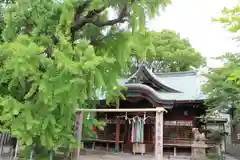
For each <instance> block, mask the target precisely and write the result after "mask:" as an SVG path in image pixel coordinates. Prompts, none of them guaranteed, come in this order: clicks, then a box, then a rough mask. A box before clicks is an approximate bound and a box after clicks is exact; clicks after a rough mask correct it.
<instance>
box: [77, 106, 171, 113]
mask: <svg viewBox="0 0 240 160" xmlns="http://www.w3.org/2000/svg"><path fill="white" fill-rule="evenodd" d="M76 112H167V110H165V109H164V108H163V107H159V108H141V109H139V108H136V109H135V108H134V109H128V108H126V109H125V108H117V109H110V108H109V109H96V108H93V109H85V108H82V109H77V110H76Z"/></svg>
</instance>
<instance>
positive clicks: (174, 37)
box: [131, 30, 205, 72]
mask: <svg viewBox="0 0 240 160" xmlns="http://www.w3.org/2000/svg"><path fill="white" fill-rule="evenodd" d="M148 34H150V35H151V39H149V40H148V41H152V43H151V44H150V45H148V48H146V50H147V54H146V57H144V58H145V59H146V62H145V63H146V65H147V66H148V67H149V68H152V69H153V72H179V71H188V70H192V69H193V68H198V67H200V66H203V65H205V59H204V58H203V57H202V56H201V54H200V53H199V52H197V51H196V50H195V49H194V48H193V47H192V46H191V44H190V43H189V41H188V40H187V39H183V38H181V37H180V35H179V34H177V33H175V32H174V31H170V30H163V31H161V32H149V33H148ZM138 52H139V50H136V52H135V53H138ZM138 58H139V57H137V56H136V59H137V60H138ZM138 64H139V62H135V63H134V64H133V66H132V71H131V72H134V71H135V70H136V67H137V66H138Z"/></svg>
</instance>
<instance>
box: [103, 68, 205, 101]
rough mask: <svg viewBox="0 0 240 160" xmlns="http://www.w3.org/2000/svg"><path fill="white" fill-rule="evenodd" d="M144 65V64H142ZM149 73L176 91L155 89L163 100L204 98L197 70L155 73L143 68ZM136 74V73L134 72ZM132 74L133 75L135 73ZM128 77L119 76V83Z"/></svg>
mask: <svg viewBox="0 0 240 160" xmlns="http://www.w3.org/2000/svg"><path fill="white" fill-rule="evenodd" d="M142 67H145V66H142ZM145 70H147V72H148V73H149V75H150V76H151V77H152V78H153V79H154V80H157V81H158V82H159V83H161V84H163V85H164V86H167V87H169V88H172V89H173V90H176V91H178V92H160V91H156V95H158V96H159V98H161V99H163V100H176V101H193V100H204V99H205V96H204V94H203V93H202V92H201V84H202V83H204V81H205V78H204V77H203V76H202V74H201V73H200V72H199V71H187V72H170V73H157V74H154V73H153V72H151V71H150V70H149V69H147V68H145ZM135 74H136V73H135ZM135 74H134V75H135ZM131 77H133V76H130V77H129V78H119V79H118V82H119V84H120V85H123V86H124V85H126V84H127V82H128V81H129V80H130V78H131ZM104 98H105V95H102V96H101V98H100V99H104Z"/></svg>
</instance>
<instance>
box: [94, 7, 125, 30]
mask: <svg viewBox="0 0 240 160" xmlns="http://www.w3.org/2000/svg"><path fill="white" fill-rule="evenodd" d="M127 8H128V7H127V6H125V7H124V8H123V9H122V11H121V12H120V14H119V16H118V17H117V18H116V19H113V20H109V21H106V22H103V21H101V20H99V19H97V20H95V21H93V22H91V23H92V24H94V25H96V26H98V27H104V26H112V25H114V24H117V23H123V22H125V21H126V19H124V18H126V17H127V16H128V12H127Z"/></svg>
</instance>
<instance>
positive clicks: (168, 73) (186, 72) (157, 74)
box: [154, 70, 199, 76]
mask: <svg viewBox="0 0 240 160" xmlns="http://www.w3.org/2000/svg"><path fill="white" fill-rule="evenodd" d="M198 72H199V71H198V70H192V71H182V72H166V73H154V74H155V75H156V76H164V75H165V76H168V75H178V76H186V75H197V73H198Z"/></svg>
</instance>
